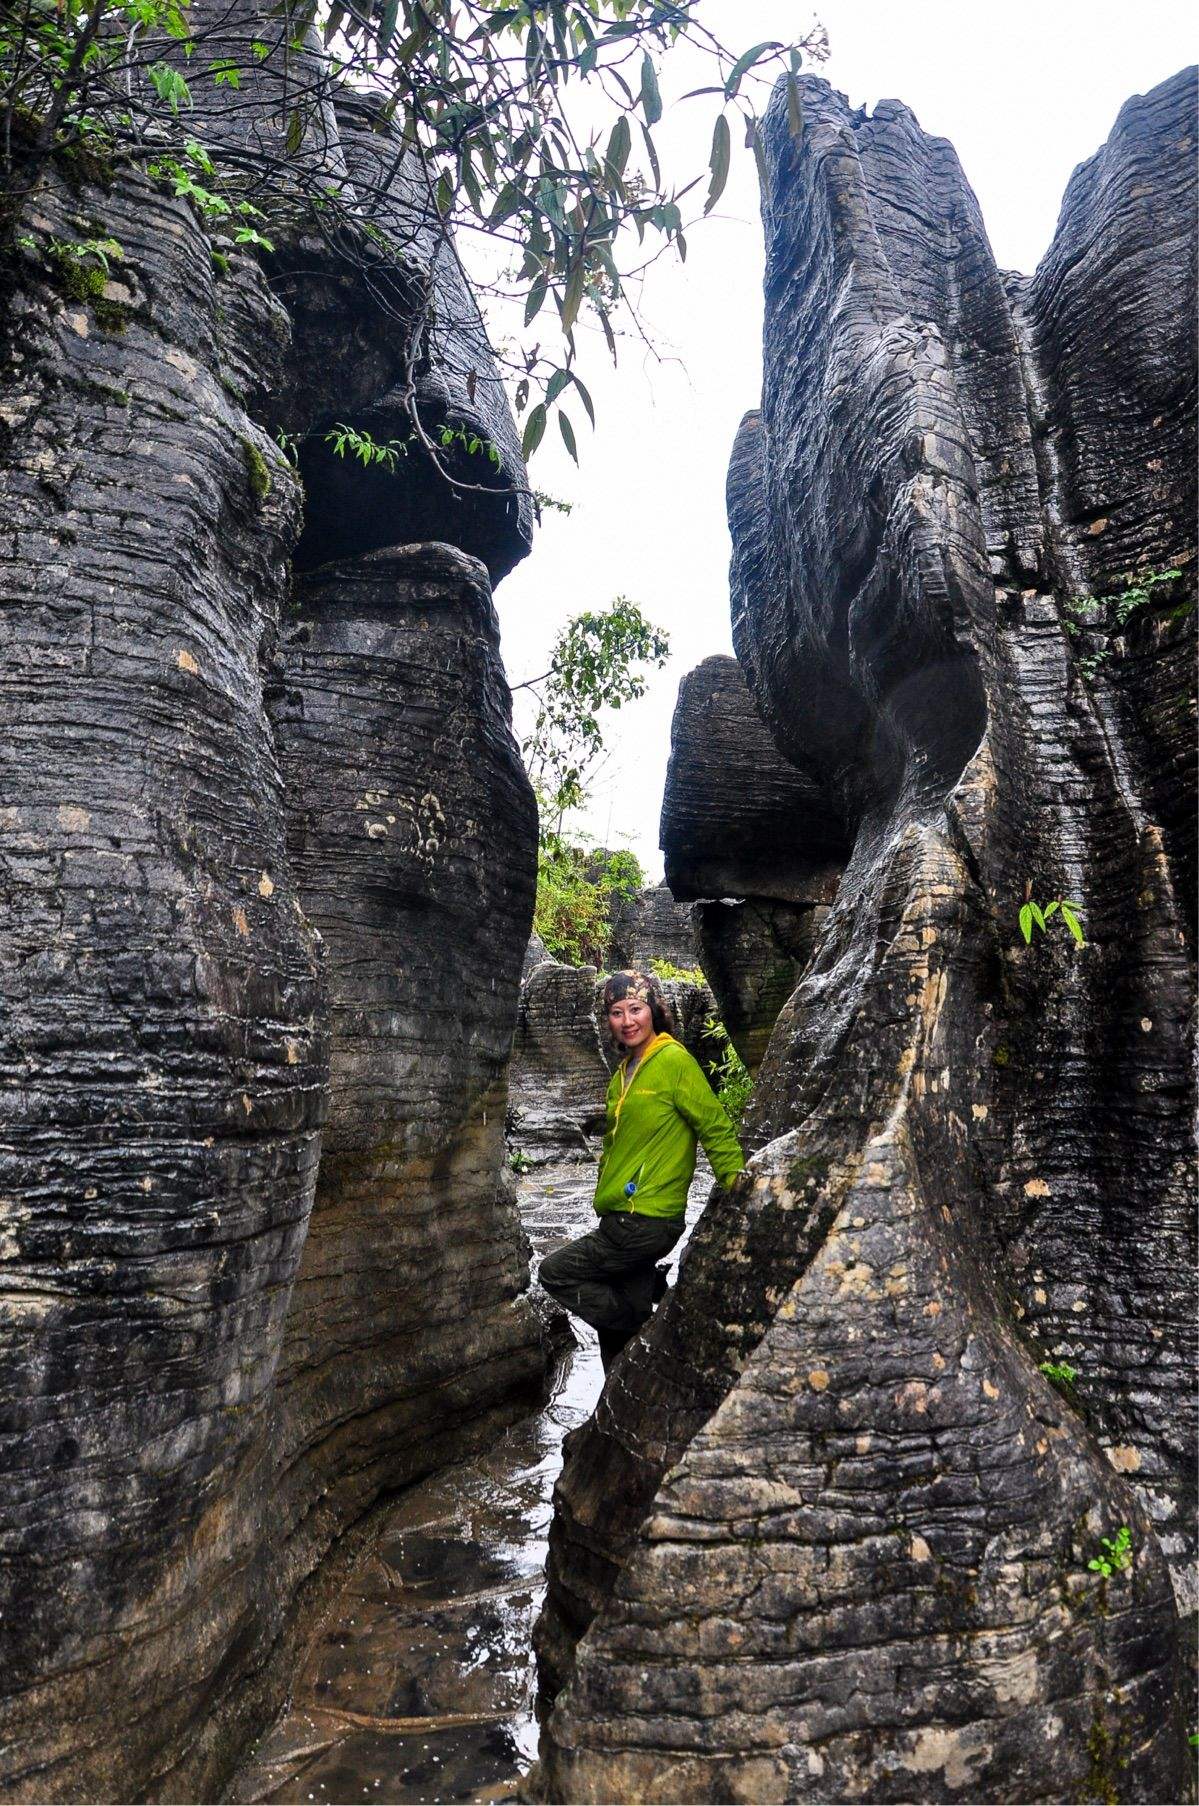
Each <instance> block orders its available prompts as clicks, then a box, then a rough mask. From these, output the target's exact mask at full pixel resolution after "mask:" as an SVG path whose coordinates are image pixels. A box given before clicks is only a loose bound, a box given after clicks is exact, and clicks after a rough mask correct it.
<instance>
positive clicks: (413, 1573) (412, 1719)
mask: <svg viewBox="0 0 1199 1806" xmlns="http://www.w3.org/2000/svg"><path fill="white" fill-rule="evenodd" d="M519 1183H520V1211H521V1220H522V1222H523V1224H524V1227H525V1229H526V1231H527V1233H528V1235H529V1238H530V1241H531V1243H532V1246H533V1250H534V1254H535V1257H536V1258H537V1259H540V1258H541V1257H542V1256H543V1255H545V1254H547V1253H549V1252H550V1250H551V1249H552V1248H555V1247H557V1246H558V1244H559V1243H560V1242H562V1241H565V1240H567V1239H569V1238H570V1237H572V1236H576V1235H583V1234H585V1233H586V1232H587V1231H588V1230H589V1229H590V1228H591V1227H592V1226H593V1224H594V1221H595V1218H594V1213H593V1211H592V1209H591V1198H592V1193H593V1191H594V1186H595V1175H594V1171H593V1170H591V1169H587V1170H585V1171H581V1170H580V1168H579V1166H578V1165H577V1164H573V1163H572V1164H570V1165H568V1166H565V1167H546V1168H544V1169H541V1170H539V1171H538V1172H537V1173H536V1174H535V1175H531V1176H529V1177H527V1178H522V1179H521V1180H520V1182H519ZM710 1185H711V1174H710V1173H708V1174H706V1176H701V1177H699V1178H698V1179H697V1181H696V1184H695V1186H694V1187H693V1188H692V1193H691V1199H690V1203H689V1205H688V1220H689V1222H692V1223H693V1222H694V1221H695V1218H696V1216H697V1215H698V1213H699V1212H700V1210H701V1209H702V1207H703V1202H704V1199H705V1198H706V1196H707V1192H708V1189H709V1187H710ZM681 1252H682V1249H681V1247H680V1248H678V1249H676V1251H675V1254H674V1256H673V1257H672V1260H671V1263H670V1266H671V1276H672V1278H673V1276H674V1272H675V1270H676V1269H677V1265H678V1259H679V1255H680V1254H681ZM576 1327H577V1330H578V1337H579V1346H578V1347H577V1348H576V1349H574V1350H573V1351H572V1352H571V1353H570V1354H569V1355H568V1356H567V1357H566V1359H565V1360H564V1362H563V1363H562V1365H561V1366H560V1367H559V1368H558V1369H556V1371H555V1373H554V1375H553V1377H552V1379H551V1382H550V1388H549V1392H548V1396H547V1398H546V1401H545V1403H544V1405H543V1407H542V1409H541V1410H540V1411H539V1412H536V1413H534V1414H532V1415H530V1416H527V1417H525V1418H523V1419H522V1420H521V1421H520V1422H519V1423H516V1424H514V1425H513V1426H512V1427H511V1428H510V1429H508V1430H506V1431H505V1432H504V1433H503V1435H502V1437H500V1438H499V1439H498V1440H496V1441H494V1442H493V1443H492V1445H491V1446H490V1447H489V1448H488V1449H487V1450H486V1452H485V1453H483V1454H481V1455H480V1456H478V1457H477V1458H476V1459H474V1460H469V1461H463V1462H460V1463H458V1464H456V1465H454V1466H452V1467H450V1468H448V1469H447V1470H446V1471H444V1472H443V1473H440V1474H438V1475H437V1476H436V1477H434V1478H431V1479H429V1480H427V1481H424V1482H422V1483H421V1484H419V1485H416V1486H413V1487H410V1488H408V1489H407V1490H405V1491H404V1492H403V1493H402V1495H401V1496H400V1497H399V1498H398V1499H397V1500H396V1502H395V1503H393V1504H388V1505H385V1506H382V1507H380V1509H379V1511H378V1512H377V1513H376V1514H375V1517H374V1518H373V1520H372V1521H371V1523H370V1525H369V1528H368V1532H367V1536H366V1538H365V1541H364V1547H363V1548H362V1550H361V1552H360V1554H359V1556H358V1558H357V1560H356V1561H355V1562H354V1564H353V1565H352V1567H351V1568H350V1571H349V1572H348V1574H347V1575H346V1576H345V1578H344V1583H343V1585H342V1587H341V1589H340V1591H339V1592H338V1594H337V1597H336V1598H335V1599H334V1601H333V1602H332V1603H331V1605H330V1607H329V1609H328V1611H327V1613H326V1615H325V1616H324V1617H323V1618H322V1620H321V1621H320V1623H319V1624H318V1626H317V1627H316V1629H315V1631H314V1634H313V1636H312V1638H311V1641H310V1642H309V1644H308V1648H307V1651H306V1655H305V1659H304V1662H303V1665H302V1667H301V1670H300V1673H299V1675H298V1678H297V1681H296V1685H295V1689H294V1695H293V1699H292V1703H291V1705H290V1707H289V1709H288V1711H287V1712H286V1713H285V1714H284V1716H283V1717H282V1718H281V1719H280V1720H279V1722H278V1723H277V1724H276V1725H275V1726H274V1727H273V1728H272V1729H271V1730H270V1731H269V1732H268V1733H267V1735H266V1736H265V1737H263V1738H262V1740H261V1741H260V1743H259V1744H258V1746H257V1748H256V1749H255V1750H254V1752H253V1753H252V1756H251V1757H250V1759H249V1760H248V1761H247V1762H246V1764H245V1765H244V1767H243V1768H242V1769H241V1770H240V1771H239V1773H238V1774H237V1776H236V1777H235V1780H234V1783H233V1786H232V1788H231V1790H230V1792H229V1795H228V1798H229V1799H231V1800H233V1801H236V1802H250V1801H268V1800H269V1801H279V1802H288V1801H295V1802H297V1803H300V1806H305V1803H306V1802H307V1801H308V1800H309V1799H312V1800H316V1801H328V1802H332V1801H346V1800H359V1799H364V1798H366V1799H370V1798H376V1799H380V1800H392V1801H414V1802H415V1801H446V1800H497V1799H499V1800H502V1799H511V1798H513V1797H515V1795H516V1792H517V1789H518V1786H519V1783H520V1778H521V1776H522V1775H523V1774H524V1772H525V1771H526V1770H527V1769H528V1767H529V1765H530V1763H531V1762H532V1760H533V1757H534V1754H535V1752H536V1745H537V1729H536V1719H535V1714H534V1695H535V1684H534V1683H535V1677H534V1672H533V1663H532V1644H531V1631H532V1624H533V1620H534V1618H535V1616H536V1613H537V1610H538V1607H539V1605H540V1602H541V1597H542V1594H543V1592H544V1587H545V1553H546V1534H547V1531H548V1528H549V1522H550V1501H551V1493H552V1488H553V1484H554V1481H555V1479H556V1478H557V1475H558V1472H559V1470H560V1467H561V1459H562V1445H563V1440H564V1438H565V1437H566V1436H567V1435H568V1434H569V1432H570V1431H572V1430H574V1429H577V1428H578V1426H579V1425H580V1424H581V1423H583V1422H584V1421H585V1419H586V1418H587V1416H588V1415H589V1414H590V1412H591V1410H592V1408H593V1406H594V1404H595V1401H596V1398H597V1397H598V1395H599V1392H600V1389H601V1386H602V1384H603V1374H602V1371H601V1369H600V1363H599V1351H598V1348H597V1346H596V1343H595V1339H594V1336H593V1334H592V1332H591V1331H590V1330H589V1329H587V1328H586V1327H585V1326H583V1325H577V1326H576Z"/></svg>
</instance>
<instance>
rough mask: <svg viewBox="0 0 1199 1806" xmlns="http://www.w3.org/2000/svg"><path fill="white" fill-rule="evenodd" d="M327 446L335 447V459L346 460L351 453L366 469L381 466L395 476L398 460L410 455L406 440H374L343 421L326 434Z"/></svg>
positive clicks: (338, 422)
mask: <svg viewBox="0 0 1199 1806" xmlns="http://www.w3.org/2000/svg"><path fill="white" fill-rule="evenodd" d="M325 444H326V445H331V446H332V447H333V456H334V457H335V458H344V457H345V455H346V453H347V452H349V453H350V456H351V457H354V458H357V460H358V462H359V463H360V464H361V465H362V467H363V468H364V469H367V468H368V467H369V466H370V465H372V464H380V465H382V467H383V469H384V470H390V471H391V472H392V473H393V474H394V472H395V467H396V460H397V458H403V457H407V455H408V446H407V444H406V443H405V442H404V440H402V439H385V440H384V439H372V438H371V435H370V434H369V433H366V432H359V431H358V429H357V428H356V427H352V426H347V425H346V424H345V422H344V421H343V420H339V421H337V422H336V423H335V424H334V425H333V426H331V427H330V428H329V431H328V432H327V433H326V434H325Z"/></svg>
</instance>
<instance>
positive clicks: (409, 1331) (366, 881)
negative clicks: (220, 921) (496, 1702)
mask: <svg viewBox="0 0 1199 1806" xmlns="http://www.w3.org/2000/svg"><path fill="white" fill-rule="evenodd" d="M280 667H281V669H280V686H279V691H278V694H277V696H276V698H275V700H274V702H273V705H272V717H273V720H274V725H275V730H276V741H277V745H278V749H279V758H280V765H281V768H282V772H283V779H284V790H285V796H286V799H287V811H288V843H289V853H290V856H291V862H292V869H293V871H294V872H295V874H296V879H297V883H298V886H299V892H300V898H301V902H302V904H303V907H304V911H305V914H306V916H307V918H308V920H309V921H310V922H311V923H312V924H313V925H314V926H315V927H316V928H317V929H318V931H319V932H320V934H321V936H322V939H323V941H324V945H325V956H326V958H325V972H326V986H327V991H328V996H329V1006H330V1028H331V1072H330V1088H329V1115H328V1120H327V1122H326V1125H325V1132H324V1137H323V1141H322V1150H321V1164H320V1172H319V1176H318V1179H317V1187H316V1195H315V1199H314V1203H313V1210H312V1215H311V1219H310V1222H309V1228H308V1237H307V1240H306V1243H305V1247H304V1254H303V1258H302V1260H301V1263H300V1267H299V1271H298V1273H297V1275H296V1279H295V1282H294V1287H293V1302H292V1309H291V1313H290V1316H289V1320H288V1325H287V1331H286V1333H285V1336H284V1344H283V1349H282V1353H281V1356H280V1363H279V1369H278V1375H277V1380H276V1386H277V1392H278V1396H279V1403H280V1410H281V1414H282V1429H283V1436H284V1447H283V1449H282V1451H281V1454H282V1462H281V1465H282V1468H283V1470H284V1471H285V1472H286V1473H287V1474H288V1475H289V1476H291V1484H290V1487H289V1493H290V1497H289V1499H288V1516H287V1532H288V1535H289V1536H294V1537H295V1538H296V1539H297V1540H298V1542H299V1544H300V1546H301V1548H302V1547H303V1545H304V1543H305V1542H306V1541H307V1540H308V1539H312V1538H314V1537H316V1538H321V1537H327V1536H328V1532H329V1526H330V1525H331V1524H332V1525H337V1524H340V1523H343V1522H347V1521H350V1520H351V1519H352V1518H353V1517H354V1516H355V1515H357V1513H358V1512H359V1511H360V1510H361V1509H362V1506H363V1504H364V1503H366V1504H369V1502H370V1501H371V1500H372V1499H373V1498H374V1497H375V1496H376V1495H377V1494H378V1492H379V1491H380V1490H382V1489H383V1488H384V1487H394V1486H396V1485H397V1484H401V1483H402V1482H404V1481H406V1480H408V1479H410V1478H411V1477H412V1476H413V1475H414V1474H418V1473H424V1472H428V1471H429V1470H430V1468H432V1467H435V1466H436V1465H438V1463H439V1462H444V1461H446V1460H447V1459H452V1458H454V1457H455V1456H456V1454H457V1453H458V1449H459V1446H460V1444H461V1442H462V1441H463V1440H469V1428H470V1426H471V1423H472V1420H474V1419H476V1418H479V1417H480V1416H481V1415H482V1414H483V1413H484V1412H486V1411H488V1410H495V1409H500V1410H503V1409H505V1408H507V1409H508V1410H509V1411H510V1410H511V1408H512V1404H513V1401H514V1400H518V1399H519V1398H520V1397H521V1395H522V1392H523V1394H524V1396H525V1397H526V1398H527V1397H529V1396H531V1395H533V1394H535V1393H536V1391H537V1388H538V1386H539V1384H540V1380H541V1375H542V1371H543V1365H544V1359H543V1351H542V1347H541V1332H540V1328H539V1325H538V1323H537V1320H536V1318H535V1316H534V1314H533V1312H532V1310H531V1308H530V1305H529V1302H528V1299H527V1297H526V1295H525V1290H524V1288H525V1283H526V1276H527V1249H526V1246H525V1242H524V1238H523V1235H522V1233H521V1230H520V1225H519V1221H518V1218H517V1214H516V1210H515V1207H514V1203H513V1197H512V1184H511V1178H510V1175H509V1174H508V1172H507V1161H506V1157H505V1151H504V1114H505V1107H506V1103H507V1073H506V1065H507V1058H508V1052H509V1047H510V1044H511V1032H512V1030H511V1024H512V1016H513V1012H514V1009H515V1004H516V994H517V983H518V974H519V970H520V961H521V956H522V953H523V949H524V946H525V938H526V935H527V932H528V922H529V918H530V915H531V913H532V907H533V896H532V887H533V868H534V848H535V845H536V832H537V828H536V813H535V805H534V802H533V797H532V793H531V791H530V789H529V784H528V780H527V778H526V777H525V773H524V768H523V766H522V764H521V761H520V757H519V754H518V752H517V748H516V745H515V742H514V740H513V738H512V734H511V731H510V728H509V721H508V691H507V686H506V685H505V683H504V679H503V670H502V666H501V664H500V658H499V635H498V627H497V623H496V619H495V614H494V610H493V608H492V604H491V592H490V587H489V585H488V581H487V573H486V571H485V569H484V568H483V566H482V565H481V564H479V563H478V562H477V561H476V560H474V559H473V558H469V557H467V556H466V555H465V554H464V553H462V552H458V551H455V550H453V549H452V548H451V547H449V546H444V545H421V546H404V547H399V548H393V549H390V550H387V551H370V552H367V553H365V554H363V555H362V556H361V557H360V558H357V559H354V560H350V561H347V562H346V563H344V564H333V565H323V566H321V567H320V569H319V570H317V571H315V572H312V573H309V574H307V575H306V576H305V577H304V578H303V579H302V580H300V581H299V582H298V583H297V585H296V589H295V593H294V598H293V603H292V607H291V610H290V612H289V616H288V620H287V623H286V625H285V627H284V630H283V634H282V640H281V652H280ZM318 1505H319V1509H317V1507H318ZM318 1548H319V1552H320V1553H323V1547H319V1545H318ZM290 1559H292V1560H294V1561H296V1562H297V1563H298V1562H300V1561H301V1559H303V1558H302V1556H301V1554H300V1553H299V1552H298V1551H297V1552H296V1553H294V1554H292V1555H291V1557H290ZM311 1563H312V1554H311V1552H309V1554H308V1556H307V1559H306V1560H305V1561H304V1565H305V1566H310V1565H311Z"/></svg>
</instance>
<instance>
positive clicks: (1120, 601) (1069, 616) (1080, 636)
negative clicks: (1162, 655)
mask: <svg viewBox="0 0 1199 1806" xmlns="http://www.w3.org/2000/svg"><path fill="white" fill-rule="evenodd" d="M1181 576H1182V572H1181V570H1179V569H1177V568H1176V567H1171V568H1170V569H1169V570H1165V571H1139V572H1133V571H1128V572H1126V573H1125V577H1124V587H1123V588H1122V589H1118V590H1112V591H1111V592H1109V593H1108V594H1107V595H1103V596H1069V597H1067V598H1066V600H1065V601H1064V602H1063V603H1062V604H1061V610H1062V615H1063V617H1064V618H1063V622H1062V625H1063V626H1064V627H1065V629H1066V632H1067V634H1068V635H1069V637H1070V638H1071V640H1084V641H1086V642H1087V644H1088V647H1089V649H1088V650H1087V651H1086V652H1083V653H1082V654H1081V655H1080V656H1079V658H1078V660H1077V664H1078V669H1079V670H1080V671H1081V672H1082V674H1083V676H1084V677H1086V678H1091V677H1094V675H1095V673H1096V672H1097V671H1098V670H1100V669H1101V667H1102V666H1103V665H1105V664H1106V663H1107V662H1108V660H1109V659H1110V658H1111V656H1112V653H1113V652H1114V651H1115V641H1116V640H1117V638H1118V637H1119V635H1120V634H1121V633H1123V631H1124V629H1125V628H1126V627H1127V625H1128V623H1129V622H1130V621H1131V620H1132V618H1133V616H1134V615H1135V614H1137V613H1139V611H1140V610H1142V609H1145V608H1149V607H1150V606H1152V605H1154V604H1156V603H1158V602H1163V601H1167V600H1169V599H1170V593H1171V590H1172V587H1173V585H1174V584H1175V583H1177V582H1178V580H1179V579H1180V578H1181ZM1162 589H1164V590H1165V591H1166V594H1165V595H1161V596H1159V595H1158V594H1157V591H1159V590H1162ZM1174 612H1177V611H1174Z"/></svg>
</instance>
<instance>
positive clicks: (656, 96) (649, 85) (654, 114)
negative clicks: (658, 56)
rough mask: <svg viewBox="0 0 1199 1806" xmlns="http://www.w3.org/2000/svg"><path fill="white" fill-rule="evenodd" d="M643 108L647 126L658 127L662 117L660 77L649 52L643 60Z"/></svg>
mask: <svg viewBox="0 0 1199 1806" xmlns="http://www.w3.org/2000/svg"><path fill="white" fill-rule="evenodd" d="M641 107H642V111H643V112H644V114H645V122H646V124H647V125H657V123H658V121H659V119H661V117H662V96H661V94H660V93H659V91H658V75H657V71H656V70H655V68H654V62H653V58H652V57H651V56H650V53H649V51H648V50H647V51H646V53H645V55H644V56H643V57H642V59H641Z"/></svg>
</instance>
